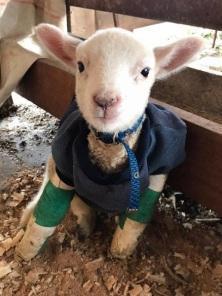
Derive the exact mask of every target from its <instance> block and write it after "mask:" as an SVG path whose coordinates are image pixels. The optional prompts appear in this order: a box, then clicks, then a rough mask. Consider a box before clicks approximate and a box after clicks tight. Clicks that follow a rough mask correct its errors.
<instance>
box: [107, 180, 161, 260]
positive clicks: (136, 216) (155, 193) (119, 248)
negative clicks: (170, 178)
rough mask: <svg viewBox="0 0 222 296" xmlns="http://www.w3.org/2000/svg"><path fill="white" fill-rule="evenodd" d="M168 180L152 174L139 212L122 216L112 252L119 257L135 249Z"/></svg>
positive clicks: (141, 200) (127, 254)
mask: <svg viewBox="0 0 222 296" xmlns="http://www.w3.org/2000/svg"><path fill="white" fill-rule="evenodd" d="M165 181H166V175H153V176H150V185H149V188H148V189H147V190H146V193H144V194H143V195H142V196H141V199H140V206H139V209H138V211H137V212H128V213H126V214H125V215H123V216H122V217H120V221H119V225H118V226H117V228H116V231H115V233H114V236H113V240H112V244H111V253H112V255H113V256H114V257H117V258H126V257H127V256H129V255H131V254H132V253H133V251H134V250H135V248H136V246H137V244H138V239H139V237H140V236H141V234H142V233H143V231H144V229H145V227H146V225H147V223H148V222H150V220H151V218H152V214H153V211H154V209H155V205H156V203H157V201H158V199H159V196H160V193H161V191H162V190H163V187H164V184H165Z"/></svg>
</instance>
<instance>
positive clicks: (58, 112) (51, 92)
mask: <svg viewBox="0 0 222 296" xmlns="http://www.w3.org/2000/svg"><path fill="white" fill-rule="evenodd" d="M74 90H75V78H74V77H73V76H72V75H71V74H69V73H67V72H65V71H63V70H61V69H59V68H57V67H55V66H54V65H52V64H51V63H49V62H48V60H47V59H40V60H38V61H37V62H35V63H34V64H33V66H32V67H31V68H30V69H29V70H28V71H27V72H26V74H25V76H24V77H23V79H22V80H21V82H20V84H19V85H18V87H17V90H16V91H17V92H18V93H19V94H21V95H22V96H23V97H25V98H26V99H28V100H30V101H32V102H33V103H35V104H36V105H38V106H39V107H41V108H42V109H44V110H46V111H47V112H49V113H51V114H52V115H54V116H56V117H58V118H61V117H62V115H63V114H64V113H65V111H66V109H67V106H68V104H69V103H70V102H71V100H72V97H73V96H74Z"/></svg>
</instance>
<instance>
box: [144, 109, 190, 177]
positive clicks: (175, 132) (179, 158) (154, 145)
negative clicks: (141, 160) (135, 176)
mask: <svg viewBox="0 0 222 296" xmlns="http://www.w3.org/2000/svg"><path fill="white" fill-rule="evenodd" d="M154 108H155V110H154V111H155V121H154V120H153V122H152V126H151V129H150V141H151V148H150V153H149V156H148V159H147V161H148V167H149V172H150V174H166V173H168V172H170V171H171V170H172V169H173V168H175V167H177V166H178V165H179V164H181V163H182V162H183V161H184V159H185V155H186V153H185V144H186V133H187V130H186V125H185V123H184V122H183V121H182V120H181V119H180V118H178V117H177V116H176V115H175V114H173V113H172V112H170V111H169V110H166V109H162V108H161V109H159V108H158V106H154ZM152 114H154V112H152ZM157 115H158V116H157ZM156 118H158V120H156Z"/></svg>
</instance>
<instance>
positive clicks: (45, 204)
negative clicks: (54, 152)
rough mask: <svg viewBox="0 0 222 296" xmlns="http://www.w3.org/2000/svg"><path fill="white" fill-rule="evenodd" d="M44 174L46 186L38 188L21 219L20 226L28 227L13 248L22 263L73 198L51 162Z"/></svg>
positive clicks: (35, 249)
mask: <svg viewBox="0 0 222 296" xmlns="http://www.w3.org/2000/svg"><path fill="white" fill-rule="evenodd" d="M46 175H47V176H46V177H45V182H44V183H45V187H44V188H43V187H42V188H41V189H40V193H39V194H37V196H36V197H35V198H34V200H33V201H32V202H31V206H30V205H29V206H28V210H26V211H25V212H24V214H23V218H22V223H23V225H24V224H25V222H26V221H27V227H26V231H25V234H24V236H23V238H22V240H21V241H20V242H19V244H18V246H17V247H16V254H17V255H18V256H19V257H21V258H23V259H25V260H30V259H32V258H33V257H34V256H36V255H37V254H38V252H39V250H40V249H41V247H42V246H43V244H44V242H45V241H46V239H47V238H48V237H49V236H50V235H52V234H53V232H54V230H55V228H56V226H57V225H58V224H59V223H60V222H61V220H62V219H63V218H64V216H65V214H66V212H67V210H68V209H69V205H70V203H71V200H72V198H73V195H74V190H73V187H71V186H69V185H67V184H65V183H64V182H63V181H62V180H61V179H60V178H59V177H58V175H57V174H56V170H55V164H54V161H53V160H52V159H50V160H49V162H48V165H47V171H46Z"/></svg>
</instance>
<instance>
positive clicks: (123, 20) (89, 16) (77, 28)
mask: <svg viewBox="0 0 222 296" xmlns="http://www.w3.org/2000/svg"><path fill="white" fill-rule="evenodd" d="M115 16H116V19H117V23H118V27H121V28H124V29H127V30H133V29H135V28H138V27H143V26H149V25H153V24H156V23H157V21H154V20H149V19H142V18H137V17H130V16H126V15H120V14H116V15H115ZM113 18H114V16H113V13H110V12H104V11H94V10H91V9H83V8H79V7H71V28H72V29H71V32H72V33H73V34H74V35H75V36H79V37H81V38H88V37H89V36H90V35H92V34H93V33H94V32H95V31H96V30H99V29H105V28H110V27H114V26H115V24H114V19H113Z"/></svg>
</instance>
